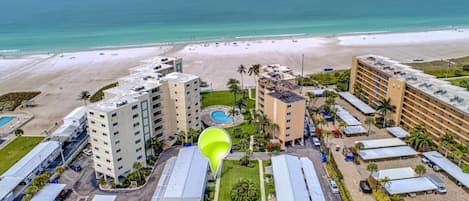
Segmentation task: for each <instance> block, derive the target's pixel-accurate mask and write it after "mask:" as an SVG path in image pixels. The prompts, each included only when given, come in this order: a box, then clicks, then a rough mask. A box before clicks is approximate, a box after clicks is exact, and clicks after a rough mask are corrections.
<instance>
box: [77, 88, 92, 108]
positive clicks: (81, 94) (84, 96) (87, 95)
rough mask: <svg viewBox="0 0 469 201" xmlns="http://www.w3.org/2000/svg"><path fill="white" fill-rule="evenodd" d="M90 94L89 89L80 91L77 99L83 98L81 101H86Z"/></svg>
mask: <svg viewBox="0 0 469 201" xmlns="http://www.w3.org/2000/svg"><path fill="white" fill-rule="evenodd" d="M90 97H91V95H90V92H89V91H82V92H80V95H78V100H83V103H85V105H86V103H87V101H88V99H90Z"/></svg>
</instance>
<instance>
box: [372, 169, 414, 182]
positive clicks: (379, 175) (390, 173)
mask: <svg viewBox="0 0 469 201" xmlns="http://www.w3.org/2000/svg"><path fill="white" fill-rule="evenodd" d="M371 176H372V177H373V178H374V179H375V180H381V179H383V178H384V177H388V178H389V180H397V179H408V178H414V177H418V175H417V174H416V173H415V171H414V169H412V168H411V167H403V168H392V169H385V170H380V171H378V172H373V174H371Z"/></svg>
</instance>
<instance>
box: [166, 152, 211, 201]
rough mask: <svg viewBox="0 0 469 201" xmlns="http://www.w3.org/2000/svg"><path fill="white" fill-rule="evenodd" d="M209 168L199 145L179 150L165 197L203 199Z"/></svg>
mask: <svg viewBox="0 0 469 201" xmlns="http://www.w3.org/2000/svg"><path fill="white" fill-rule="evenodd" d="M207 170H208V160H207V159H206V158H205V157H204V156H203V155H202V153H200V151H199V147H197V146H193V147H187V148H183V149H181V150H179V154H178V157H177V159H176V163H175V164H174V168H173V171H172V173H171V176H170V178H169V182H168V186H167V187H166V191H165V194H164V198H179V199H182V198H189V199H191V198H192V199H200V200H201V199H202V198H203V195H204V191H205V182H206V176H207Z"/></svg>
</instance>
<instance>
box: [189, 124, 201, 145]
mask: <svg viewBox="0 0 469 201" xmlns="http://www.w3.org/2000/svg"><path fill="white" fill-rule="evenodd" d="M187 135H188V136H189V137H190V138H191V143H192V144H193V143H194V139H195V141H197V138H198V137H199V132H198V131H197V130H195V129H193V128H189V131H188V132H187Z"/></svg>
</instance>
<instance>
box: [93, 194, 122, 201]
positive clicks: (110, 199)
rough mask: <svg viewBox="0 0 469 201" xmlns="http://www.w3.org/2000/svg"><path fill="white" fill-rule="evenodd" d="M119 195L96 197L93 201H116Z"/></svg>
mask: <svg viewBox="0 0 469 201" xmlns="http://www.w3.org/2000/svg"><path fill="white" fill-rule="evenodd" d="M116 198H117V195H94V197H93V200H92V201H114V200H116Z"/></svg>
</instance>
